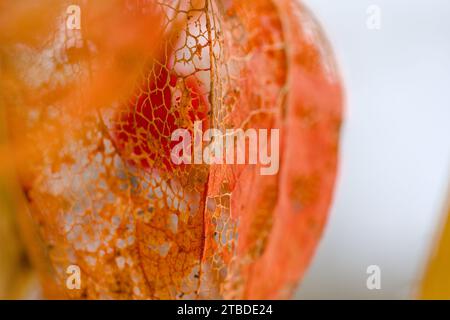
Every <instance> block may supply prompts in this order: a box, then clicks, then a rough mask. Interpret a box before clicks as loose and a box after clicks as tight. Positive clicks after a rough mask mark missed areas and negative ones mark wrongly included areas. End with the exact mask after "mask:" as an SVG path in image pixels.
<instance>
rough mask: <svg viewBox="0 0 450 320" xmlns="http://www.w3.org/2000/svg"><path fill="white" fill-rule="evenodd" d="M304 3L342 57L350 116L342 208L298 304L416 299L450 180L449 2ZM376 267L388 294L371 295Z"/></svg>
mask: <svg viewBox="0 0 450 320" xmlns="http://www.w3.org/2000/svg"><path fill="white" fill-rule="evenodd" d="M304 3H306V4H307V5H308V6H309V7H310V8H311V9H312V11H313V12H314V13H315V15H316V17H317V18H318V19H319V21H320V22H321V24H322V26H323V27H324V29H325V32H326V34H327V35H328V37H329V39H330V41H331V43H332V45H333V47H334V50H335V53H336V55H337V58H338V62H339V66H340V69H341V73H342V76H343V79H344V82H345V85H346V91H347V92H346V94H347V106H346V107H347V115H346V122H345V126H344V133H343V141H342V157H341V169H340V178H339V183H338V189H337V192H336V197H335V203H334V207H333V210H332V212H331V215H330V220H329V225H328V227H327V228H326V232H325V237H324V239H323V240H322V242H321V244H320V246H319V250H318V253H317V255H316V257H315V259H314V261H313V264H312V267H311V268H310V270H309V272H308V273H307V275H306V277H305V280H304V281H303V283H302V285H301V287H300V290H299V292H298V294H297V298H325V299H328V298H341V299H346V298H385V299H391V298H396V299H397V298H400V299H403V298H412V297H413V293H414V288H415V286H416V285H417V282H418V279H419V278H420V274H421V272H422V271H423V267H424V263H425V260H426V258H427V256H428V254H429V249H430V245H431V242H432V240H433V236H434V231H435V229H436V227H437V226H438V225H439V219H440V218H441V216H440V214H441V213H442V207H443V201H444V198H445V194H446V188H447V182H448V180H449V178H450V175H449V174H450V1H448V0H379V1H376V0H373V1H367V0H339V1H336V0H335V1H331V0H305V1H304ZM370 5H378V6H379V7H380V8H381V14H382V20H381V23H382V24H381V30H379V31H373V30H372V31H371V30H369V29H368V28H367V27H366V20H367V14H366V10H367V8H368V7H369V6H370ZM372 264H375V265H379V266H380V267H381V286H382V289H381V290H380V291H376V290H375V291H369V290H368V289H367V288H366V279H367V274H366V268H367V267H368V266H369V265H372Z"/></svg>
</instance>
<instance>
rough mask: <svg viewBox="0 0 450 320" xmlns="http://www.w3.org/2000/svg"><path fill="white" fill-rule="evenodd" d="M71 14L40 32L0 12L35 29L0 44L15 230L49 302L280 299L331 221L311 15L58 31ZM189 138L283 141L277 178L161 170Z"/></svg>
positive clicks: (99, 8)
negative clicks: (248, 134) (240, 136)
mask: <svg viewBox="0 0 450 320" xmlns="http://www.w3.org/2000/svg"><path fill="white" fill-rule="evenodd" d="M99 2H101V1H99ZM25 3H27V1H25ZM30 3H31V2H30ZM94 3H95V4H94ZM69 5H70V3H69V2H67V3H66V2H64V1H58V2H57V5H55V3H54V2H53V1H43V2H42V4H40V5H39V6H40V7H39V10H40V11H39V12H40V13H41V15H42V14H43V13H46V14H47V18H46V19H45V20H43V19H38V17H36V16H35V14H33V13H32V12H35V11H33V10H32V9H29V10H27V8H26V5H24V6H23V7H20V8H19V5H14V4H11V5H9V6H10V8H9V10H10V11H9V12H10V14H11V15H13V14H14V13H16V12H19V13H20V14H21V15H22V16H23V15H25V16H26V15H27V14H29V16H28V18H29V19H31V20H33V19H35V20H36V24H37V26H36V27H35V32H33V33H30V32H28V31H26V30H27V29H25V27H24V25H22V24H20V23H19V22H20V19H17V20H16V21H19V22H17V23H16V24H15V23H10V24H8V23H5V22H2V23H3V24H4V25H3V26H2V27H4V28H6V27H7V28H9V29H10V30H15V31H16V35H17V36H11V37H3V38H0V41H2V43H3V46H2V49H0V50H1V51H0V54H1V57H2V61H3V63H2V67H3V71H4V72H3V73H2V76H1V78H0V81H1V82H0V85H1V90H2V91H3V92H4V93H5V92H7V94H3V95H2V104H3V106H4V107H5V110H6V113H7V116H8V118H7V119H8V125H9V132H10V147H11V150H13V154H14V157H15V168H16V170H17V173H18V177H19V178H18V179H19V180H20V185H21V188H22V190H23V194H24V203H26V206H24V212H23V213H22V215H21V216H22V218H21V219H20V221H21V230H22V234H23V235H24V239H25V241H26V243H27V247H28V251H29V253H30V256H31V257H32V260H33V262H34V265H35V266H36V268H37V269H38V271H39V275H40V277H41V280H42V281H41V282H42V287H43V292H44V295H45V297H47V298H88V299H106V298H113V299H197V298H199V299H212V298H225V299H272V298H276V299H278V298H288V297H290V296H291V294H292V292H293V290H294V289H295V288H296V286H297V284H298V281H299V280H300V278H301V277H302V275H303V274H304V271H305V269H306V268H307V266H308V264H309V262H310V260H311V258H312V256H313V253H314V251H315V248H316V245H317V242H318V240H319V239H320V236H321V233H322V230H323V227H324V224H325V222H326V217H327V213H328V210H329V207H330V204H331V200H332V191H333V186H334V182H335V176H336V171H337V157H338V144H339V131H340V125H341V112H342V110H341V109H342V88H341V83H340V79H339V77H338V75H337V72H336V67H335V63H334V60H333V56H332V54H331V53H330V50H329V48H328V44H327V42H326V41H325V40H324V37H323V35H322V33H321V31H320V28H319V27H318V25H317V23H316V22H315V21H314V20H313V19H312V18H311V15H310V13H309V12H308V11H307V10H306V9H305V8H304V7H303V6H302V5H300V4H299V3H298V2H296V1H292V0H278V1H275V0H271V1H269V0H248V1H232V0H223V1H210V0H203V1H202V0H191V1H178V0H173V1H169V0H163V1H158V2H156V1H148V2H143V1H136V3H134V2H133V1H108V3H107V4H105V3H98V2H94V1H91V2H89V1H88V2H82V4H81V5H80V7H81V12H82V17H83V20H82V25H81V29H80V30H68V29H67V26H66V15H65V8H66V7H67V6H69ZM30 6H31V7H32V5H31V4H30ZM24 8H25V9H24ZM55 8H56V9H55ZM19 13H17V14H18V15H19ZM11 19H13V18H10V20H11ZM41 20H43V21H41ZM0 21H1V19H0ZM28 21H29V20H28ZM0 26H1V25H0ZM24 30H25V31H24ZM14 37H16V38H14ZM195 121H201V123H202V125H203V128H204V129H205V128H217V129H220V130H222V131H225V130H226V129H240V128H241V129H243V130H246V129H249V128H254V129H272V128H276V129H279V130H280V168H279V171H278V173H277V174H275V175H269V176H264V175H261V174H260V169H261V165H250V164H249V165H242V164H241V165H232V164H214V165H206V164H195V165H194V164H192V165H189V164H186V165H180V166H177V165H175V164H173V162H171V158H170V150H171V148H172V147H173V143H172V142H171V134H172V132H173V131H174V130H176V129H179V128H187V129H188V130H190V132H193V130H194V129H193V128H194V122H195ZM25 207H26V208H25ZM70 265H77V266H79V267H80V269H81V288H80V289H78V290H70V289H68V288H67V286H66V280H67V277H68V274H67V273H66V270H67V267H68V266H70Z"/></svg>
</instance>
